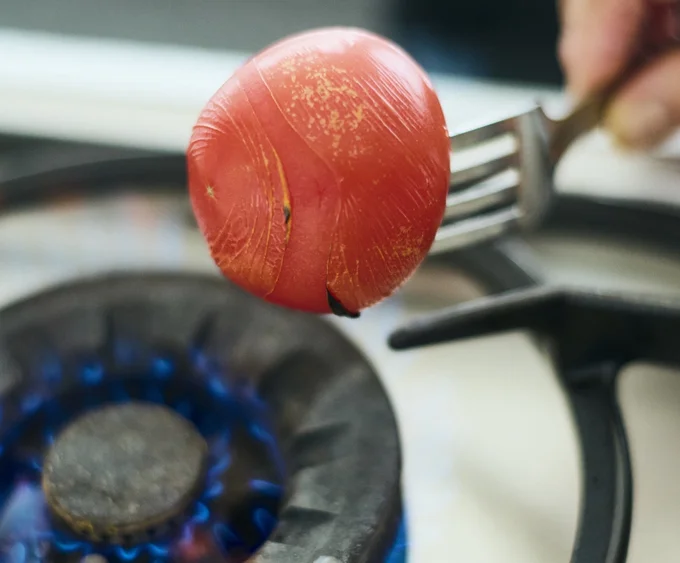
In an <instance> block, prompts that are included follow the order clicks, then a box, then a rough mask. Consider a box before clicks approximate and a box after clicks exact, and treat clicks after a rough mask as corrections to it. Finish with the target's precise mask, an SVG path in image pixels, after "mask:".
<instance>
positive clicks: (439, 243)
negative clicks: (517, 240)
mask: <svg viewBox="0 0 680 563" xmlns="http://www.w3.org/2000/svg"><path fill="white" fill-rule="evenodd" d="M613 91H614V88H613V87H611V88H607V91H606V92H601V93H600V94H598V95H596V96H593V97H592V98H589V99H588V100H586V101H584V102H583V103H581V104H580V105H579V106H577V107H576V108H575V109H574V111H572V112H571V113H570V114H569V115H568V116H567V117H566V118H564V119H562V120H559V121H558V120H552V119H550V118H549V117H547V116H546V114H545V113H544V111H543V109H542V108H541V107H540V106H539V105H535V106H533V107H531V108H530V109H529V110H528V111H526V112H524V113H520V114H517V115H514V116H511V117H508V118H506V119H502V120H500V121H496V122H493V123H489V124H486V125H483V126H481V127H475V128H469V129H466V130H463V131H460V132H455V133H454V134H453V135H452V136H451V138H450V140H451V151H452V164H454V161H455V160H456V159H457V158H458V157H460V156H461V155H463V154H464V153H466V152H468V151H472V150H475V149H477V148H480V149H481V148H483V147H484V146H485V145H488V144H490V143H493V142H495V141H503V140H505V141H510V142H511V143H512V147H511V148H506V150H505V151H503V152H502V154H500V155H497V156H494V157H492V158H489V157H486V158H485V159H484V160H483V161H482V162H481V163H478V164H474V165H472V166H467V167H464V168H462V169H458V170H455V169H452V172H451V180H450V185H449V195H448V198H447V201H446V211H445V213H444V220H443V221H442V225H441V227H440V228H439V230H438V232H437V235H436V237H435V241H434V243H433V245H432V247H431V248H430V254H439V253H442V252H448V251H451V250H456V249H459V248H464V247H467V246H471V245H474V244H477V243H479V242H483V241H486V240H490V239H495V238H498V237H500V236H502V235H504V234H506V233H508V232H509V231H511V230H514V229H516V228H519V229H523V230H525V229H529V230H530V229H533V228H536V227H537V226H538V225H540V223H541V222H542V220H543V218H544V217H545V215H546V213H547V212H548V210H549V208H550V203H551V201H552V199H553V194H554V186H553V173H554V170H555V167H556V165H557V163H558V162H559V160H560V158H561V157H562V155H563V154H564V153H565V152H566V150H567V148H568V147H569V145H571V143H572V142H573V141H574V140H575V139H576V138H577V137H579V136H581V135H582V134H583V133H585V132H587V131H589V130H591V129H593V128H594V127H596V126H597V125H598V123H599V121H600V119H601V116H602V113H603V109H604V107H605V104H606V102H607V100H608V99H609V94H611V93H612V92H613ZM513 141H514V142H513Z"/></svg>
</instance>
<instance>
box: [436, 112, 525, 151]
mask: <svg viewBox="0 0 680 563" xmlns="http://www.w3.org/2000/svg"><path fill="white" fill-rule="evenodd" d="M514 130H515V118H514V117H509V118H506V119H501V120H500V121H496V122H494V123H489V124H487V125H483V126H482V127H476V128H469V129H465V130H463V131H459V132H454V133H453V135H451V137H450V139H449V140H450V143H451V150H452V151H458V150H463V149H466V148H469V147H472V146H474V145H478V144H479V143H483V142H484V141H489V140H491V139H493V138H494V137H498V136H500V135H503V134H505V133H512V132H513V131H514Z"/></svg>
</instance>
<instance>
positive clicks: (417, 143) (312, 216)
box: [188, 28, 449, 316]
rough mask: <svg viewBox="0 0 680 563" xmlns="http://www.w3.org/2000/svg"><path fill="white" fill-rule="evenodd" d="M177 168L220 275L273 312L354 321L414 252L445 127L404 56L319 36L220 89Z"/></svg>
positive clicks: (435, 220) (300, 39)
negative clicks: (181, 168) (277, 308)
mask: <svg viewBox="0 0 680 563" xmlns="http://www.w3.org/2000/svg"><path fill="white" fill-rule="evenodd" d="M188 174H189V189H190V195H191V201H192V205H193V208H194V213H195V215H196V218H197V220H198V224H199V227H200V229H201V232H202V233H203V235H204V237H205V239H206V240H207V242H208V245H209V247H210V252H211V254H212V257H213V259H214V260H215V262H216V264H217V265H218V267H219V268H220V269H221V270H222V272H223V273H224V274H225V275H226V276H227V277H228V278H229V279H231V280H232V281H233V282H234V283H236V284H238V285H240V286H241V287H243V288H244V289H246V290H247V291H249V292H251V293H253V294H255V295H257V296H259V297H261V298H263V299H266V300H268V301H270V302H273V303H277V304H279V305H283V306H286V307H290V308H294V309H299V310H303V311H309V312H314V313H329V312H334V313H336V314H345V315H349V316H354V315H356V314H358V313H359V311H361V310H362V309H365V308H367V307H370V306H371V305H373V304H375V303H377V302H378V301H380V300H382V299H384V298H385V297H387V296H389V295H390V294H392V293H393V292H394V291H395V290H396V289H397V288H398V287H399V286H400V285H401V284H403V283H404V282H405V281H406V279H407V278H408V277H409V276H410V275H411V274H412V273H413V272H414V271H415V269H416V268H417V267H418V265H419V264H420V262H421V261H422V260H423V259H424V258H425V256H426V254H427V251H428V250H429V248H430V245H431V244H432V241H433V239H434V236H435V233H436V231H437V228H438V227H439V224H440V223H441V220H442V217H443V213H444V206H445V203H446V195H447V191H448V182H449V141H448V133H447V131H446V125H445V121H444V115H443V112H442V109H441V106H440V104H439V101H438V99H437V96H436V94H435V92H434V90H433V88H432V86H431V84H430V82H429V80H428V78H427V76H426V75H425V73H424V71H423V70H422V69H421V68H420V67H419V66H418V65H417V64H416V63H415V62H414V61H413V60H412V59H411V58H410V57H409V56H408V55H407V54H406V53H404V52H403V51H402V50H401V49H399V48H398V47H397V46H395V45H394V44H392V43H390V42H388V41H386V40H385V39H382V38H380V37H378V36H375V35H372V34H370V33H367V32H364V31H360V30H353V29H340V28H335V29H324V30H318V31H313V32H309V33H305V34H302V35H297V36H294V37H290V38H288V39H285V40H283V41H281V42H279V43H277V44H275V45H273V46H271V47H270V48H268V49H266V50H265V51H263V52H261V53H260V54H258V55H256V56H255V57H253V58H252V59H250V60H249V61H248V62H247V63H246V64H245V65H244V66H243V67H242V68H240V69H239V70H238V71H237V72H236V73H235V74H234V76H232V77H231V78H230V79H229V80H228V81H227V82H226V83H225V84H224V85H223V86H222V88H220V90H219V91H218V92H217V93H216V94H215V95H214V96H213V98H212V99H211V100H210V102H209V103H208V105H207V106H206V107H205V109H204V110H203V112H202V113H201V115H200V117H199V119H198V122H197V124H196V126H195V128H194V131H193V135H192V138H191V142H190V145H189V150H188Z"/></svg>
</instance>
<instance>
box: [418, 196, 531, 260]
mask: <svg viewBox="0 0 680 563" xmlns="http://www.w3.org/2000/svg"><path fill="white" fill-rule="evenodd" d="M519 217H520V211H519V209H517V208H516V207H510V208H505V209H501V210H500V211H494V212H493V213H486V214H484V215H478V216H476V217H471V218H469V219H464V220H462V221H459V222H457V223H452V224H450V225H444V226H442V227H439V231H437V236H436V237H435V239H434V243H433V244H432V246H431V248H430V254H440V253H442V252H449V251H451V250H456V249H458V248H464V247H467V246H470V245H473V244H476V243H478V242H482V241H484V240H487V239H492V238H496V237H499V236H501V235H502V234H504V233H506V232H507V231H509V230H510V228H511V227H512V225H513V224H514V223H515V222H516V221H517V219H519Z"/></svg>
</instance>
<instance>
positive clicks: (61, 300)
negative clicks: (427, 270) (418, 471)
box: [0, 274, 405, 563]
mask: <svg viewBox="0 0 680 563" xmlns="http://www.w3.org/2000/svg"><path fill="white" fill-rule="evenodd" d="M0 369H2V373H0V406H1V408H2V418H1V420H0V554H2V555H3V557H2V558H0V560H1V561H2V562H3V563H93V562H97V563H104V562H106V563H123V562H144V563H147V562H148V563H165V562H168V563H175V562H176V563H190V562H200V563H203V562H210V563H219V562H224V563H232V562H234V563H235V562H240V561H244V560H246V559H248V558H249V557H252V558H253V559H252V561H254V562H259V563H265V562H269V561H276V562H277V563H285V562H287V561H290V562H296V563H298V562H299V563H306V562H309V563H319V562H320V561H323V562H324V563H337V562H342V563H351V562H354V561H357V562H359V561H361V562H362V563H363V562H376V563H383V562H387V563H400V562H403V561H404V553H405V536H404V528H403V518H402V511H401V495H400V475H401V465H400V463H401V462H400V451H399V439H398V434H397V428H396V423H395V419H394V415H393V412H392V409H391V406H390V403H389V401H388V399H387V396H386V395H385V392H384V390H383V388H382V386H381V384H380V382H379V380H378V378H377V376H376V375H375V373H374V372H373V370H372V369H371V367H370V366H369V365H368V363H367V362H366V360H365V359H364V358H363V357H362V356H361V355H360V354H359V353H358V352H357V350H355V349H354V348H353V347H352V345H351V344H349V343H348V342H347V341H346V340H345V339H344V338H343V337H342V336H340V334H339V333H337V332H336V331H335V330H334V329H333V328H332V327H331V326H330V325H328V324H327V323H325V322H323V321H321V320H319V319H316V318H313V317H311V316H308V315H301V314H296V313H292V312H289V311H286V310H283V309H279V308H276V307H273V306H271V305H267V304H265V303H262V302H260V301H259V300H256V299H254V298H252V297H249V296H247V295H246V294H244V293H243V292H241V291H240V290H238V289H236V288H234V287H233V286H231V285H229V284H227V283H226V282H225V281H223V280H221V279H217V278H213V277H207V276H206V277H203V276H192V275H170V274H168V275H163V274H154V275H129V276H125V275H116V276H109V277H104V278H100V279H93V280H87V281H83V282H80V283H75V284H70V285H66V286H62V287H59V288H57V289H53V290H51V291H48V292H45V293H42V294H40V295H37V296H35V297H31V298H29V299H27V300H24V301H22V302H20V303H18V304H15V305H13V306H10V307H9V308H7V309H5V310H3V311H0ZM254 554H255V555H254Z"/></svg>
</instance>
